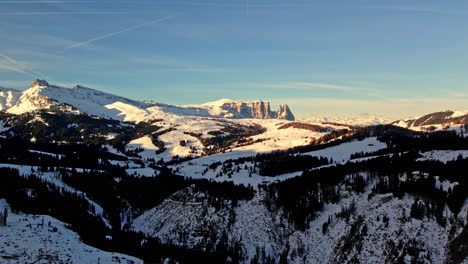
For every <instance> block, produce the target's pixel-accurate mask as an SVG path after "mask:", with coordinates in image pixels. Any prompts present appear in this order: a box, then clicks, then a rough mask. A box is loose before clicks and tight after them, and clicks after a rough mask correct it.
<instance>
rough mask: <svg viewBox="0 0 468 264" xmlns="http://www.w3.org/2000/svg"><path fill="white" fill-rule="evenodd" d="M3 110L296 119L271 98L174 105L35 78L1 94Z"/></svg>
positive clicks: (126, 117) (134, 117) (143, 117)
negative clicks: (273, 104) (274, 107)
mask: <svg viewBox="0 0 468 264" xmlns="http://www.w3.org/2000/svg"><path fill="white" fill-rule="evenodd" d="M0 98H1V101H0V103H1V104H0V106H1V108H0V110H6V111H7V112H9V113H13V114H22V113H26V112H31V111H35V110H39V109H58V110H64V111H72V112H73V111H75V112H83V113H87V114H90V115H94V116H99V117H103V118H111V119H117V120H123V121H134V122H139V121H148V120H154V119H161V118H166V117H170V116H173V115H183V116H201V117H215V118H220V117H221V118H259V119H271V118H277V119H287V120H294V115H293V114H292V112H291V110H290V109H289V107H288V106H287V105H284V106H280V107H279V109H278V111H276V112H275V111H271V110H270V105H269V103H268V102H263V101H257V102H238V101H231V100H220V101H216V102H212V103H207V104H203V105H190V106H173V105H166V104H161V103H156V102H151V101H147V102H141V101H135V100H131V99H127V98H124V97H121V96H116V95H113V94H109V93H105V92H101V91H98V90H94V89H90V88H87V87H83V86H80V85H77V86H75V87H73V88H72V89H69V88H64V87H59V86H56V85H51V84H49V83H48V82H47V81H44V80H36V81H34V82H33V83H32V84H31V86H30V88H29V89H27V90H25V91H24V92H18V91H13V90H8V92H7V93H5V92H4V93H3V94H0Z"/></svg>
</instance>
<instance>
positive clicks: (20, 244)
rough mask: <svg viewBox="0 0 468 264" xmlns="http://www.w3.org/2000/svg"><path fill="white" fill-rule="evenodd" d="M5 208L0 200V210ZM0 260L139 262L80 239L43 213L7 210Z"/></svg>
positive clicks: (0, 238) (0, 231)
mask: <svg viewBox="0 0 468 264" xmlns="http://www.w3.org/2000/svg"><path fill="white" fill-rule="evenodd" d="M5 207H7V204H6V202H5V200H0V210H1V211H2V212H3V208H5ZM0 245H1V247H0V262H1V263H42V264H46V263H82V264H94V263H101V264H104V263H125V264H137V263H143V261H142V260H139V259H137V258H135V257H130V256H127V255H123V254H118V253H112V252H106V251H102V250H99V249H96V248H93V247H91V246H88V245H85V244H84V243H83V242H81V240H80V237H79V236H78V234H76V233H75V232H73V231H71V230H69V229H68V228H67V227H66V224H65V223H62V222H60V221H59V220H57V219H55V218H52V217H50V216H47V215H25V214H16V213H12V212H9V214H8V225H7V226H0Z"/></svg>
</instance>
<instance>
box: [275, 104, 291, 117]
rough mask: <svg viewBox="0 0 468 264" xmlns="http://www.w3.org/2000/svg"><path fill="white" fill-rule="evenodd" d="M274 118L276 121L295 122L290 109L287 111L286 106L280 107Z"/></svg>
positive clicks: (287, 107)
mask: <svg viewBox="0 0 468 264" xmlns="http://www.w3.org/2000/svg"><path fill="white" fill-rule="evenodd" d="M276 118H278V119H286V120H291V121H293V120H295V118H294V115H293V113H292V112H291V109H289V106H288V105H287V104H285V105H280V106H279V107H278V111H277V112H276Z"/></svg>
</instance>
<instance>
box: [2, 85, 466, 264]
mask: <svg viewBox="0 0 468 264" xmlns="http://www.w3.org/2000/svg"><path fill="white" fill-rule="evenodd" d="M364 119H365V120H363V118H352V117H349V118H343V119H339V118H326V117H323V118H314V119H309V120H296V118H295V116H294V114H293V112H292V111H291V109H290V108H289V107H288V106H287V105H281V106H279V107H278V108H277V109H276V111H275V109H273V110H272V109H271V106H270V104H269V102H265V101H254V102H239V101H233V100H229V99H221V100H218V101H215V102H210V103H206V104H201V105H187V106H173V105H168V104H163V103H157V102H153V101H144V102H143V101H136V100H131V99H127V98H123V97H120V96H116V95H112V94H108V93H104V92H101V91H98V90H94V89H90V88H87V87H83V86H80V85H77V86H75V87H73V88H65V87H59V86H56V85H52V84H49V83H48V82H46V81H45V80H36V81H34V82H33V83H32V85H31V87H30V88H29V89H26V90H24V91H18V90H14V89H7V88H0V263H127V264H129V263H268V264H270V263H275V264H277V263H281V264H283V263H440V264H442V263H447V264H448V263H453V264H454V263H464V264H467V263H468V111H443V112H437V113H429V114H427V115H424V116H421V117H416V118H410V119H402V120H388V119H384V118H379V117H375V116H372V115H366V116H365V118H364Z"/></svg>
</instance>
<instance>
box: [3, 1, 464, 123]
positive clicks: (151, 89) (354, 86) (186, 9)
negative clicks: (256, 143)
mask: <svg viewBox="0 0 468 264" xmlns="http://www.w3.org/2000/svg"><path fill="white" fill-rule="evenodd" d="M0 36H1V38H0V86H4V87H12V88H18V89H26V88H27V87H28V85H29V83H31V82H32V80H33V79H34V78H43V79H47V80H48V81H49V82H51V83H55V84H61V85H66V86H70V87H71V86H73V85H75V84H81V85H85V86H89V87H91V88H96V89H100V90H103V91H107V92H111V93H115V94H118V95H122V96H126V97H129V98H133V99H142V100H146V99H152V100H154V101H159V102H164V103H170V104H177V105H181V104H195V103H203V102H208V101H213V100H217V99H220V98H230V99H235V100H258V99H261V100H270V101H272V103H273V104H279V103H288V104H289V105H290V106H291V108H292V109H293V111H294V112H295V113H296V115H297V116H299V117H307V116H311V115H320V114H332V113H336V114H358V113H364V112H366V113H376V114H385V115H387V116H390V117H400V116H412V115H417V114H422V113H427V112H431V111H439V110H447V109H468V63H467V61H468V1H464V0H463V1H462V0H460V1H428V0H424V1H418V0H411V1H408V0H405V1H399V0H392V1H383V0H381V1H375V0H367V1H364V0H353V1H310V0H309V1H306V0H289V1H278V0H235V1H231V0H225V1H221V0H202V1H188V0H160V1H149V0H146V1H137V0H134V1H130V0H116V1H108V0H96V1H93V0H89V1H72V0H68V1H67V0H64V1H61V0H57V1H54V0H50V1H40V0H33V1H27V0H11V1H7V0H0Z"/></svg>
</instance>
